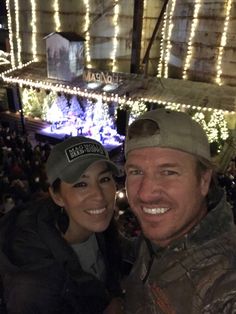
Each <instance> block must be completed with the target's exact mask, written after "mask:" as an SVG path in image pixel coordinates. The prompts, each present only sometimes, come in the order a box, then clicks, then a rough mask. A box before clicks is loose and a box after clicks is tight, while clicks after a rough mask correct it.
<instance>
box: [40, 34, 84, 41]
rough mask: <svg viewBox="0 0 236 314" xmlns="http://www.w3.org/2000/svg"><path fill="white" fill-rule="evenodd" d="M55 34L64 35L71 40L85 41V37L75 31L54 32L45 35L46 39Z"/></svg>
mask: <svg viewBox="0 0 236 314" xmlns="http://www.w3.org/2000/svg"><path fill="white" fill-rule="evenodd" d="M55 34H58V35H61V36H62V37H64V38H66V39H67V40H69V41H85V38H84V37H82V36H80V35H78V34H77V33H75V32H53V33H50V34H48V35H47V36H45V37H44V39H46V38H48V37H51V36H53V35H55Z"/></svg>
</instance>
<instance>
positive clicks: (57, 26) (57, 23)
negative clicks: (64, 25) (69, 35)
mask: <svg viewBox="0 0 236 314" xmlns="http://www.w3.org/2000/svg"><path fill="white" fill-rule="evenodd" d="M53 9H54V23H55V30H56V32H60V31H61V21H60V15H59V12H60V8H59V2H58V0H54V3H53Z"/></svg>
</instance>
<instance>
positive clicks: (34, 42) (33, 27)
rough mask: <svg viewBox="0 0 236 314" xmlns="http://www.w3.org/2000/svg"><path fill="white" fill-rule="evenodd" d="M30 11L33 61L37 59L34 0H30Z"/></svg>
mask: <svg viewBox="0 0 236 314" xmlns="http://www.w3.org/2000/svg"><path fill="white" fill-rule="evenodd" d="M31 12H32V21H31V26H32V56H33V59H34V60H35V61H37V60H38V59H37V38H36V35H37V26H36V25H37V15H36V1H35V0H31Z"/></svg>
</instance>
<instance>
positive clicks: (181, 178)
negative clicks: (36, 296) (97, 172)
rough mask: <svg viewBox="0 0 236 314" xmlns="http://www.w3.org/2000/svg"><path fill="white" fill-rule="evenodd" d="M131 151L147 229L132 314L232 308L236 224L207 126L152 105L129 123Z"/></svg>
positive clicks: (134, 276) (138, 205) (129, 168)
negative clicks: (215, 167)
mask: <svg viewBox="0 0 236 314" xmlns="http://www.w3.org/2000/svg"><path fill="white" fill-rule="evenodd" d="M125 154H126V165H125V170H126V175H127V177H126V189H127V196H128V200H129V204H130V207H131V209H132V210H133V212H134V214H135V215H136V217H137V218H138V221H139V223H140V226H141V228H142V232H143V235H142V236H141V238H140V246H139V250H138V256H137V260H136V262H135V264H134V267H133V269H132V271H131V274H130V276H129V278H128V280H127V283H126V292H127V295H126V313H127V314H154V313H171V314H172V313H178V314H193V313H212V314H213V313H214V314H216V313H234V312H235V311H236V230H235V226H234V223H233V218H232V211H231V209H230V208H229V205H228V204H227V203H226V200H225V195H224V193H223V191H222V190H220V188H219V187H218V186H217V183H216V181H215V175H214V170H213V165H212V163H211V157H210V149H209V143H208V140H207V137H206V134H205V132H204V131H203V129H202V128H201V126H200V125H199V124H198V123H197V122H196V121H194V120H192V119H191V117H190V116H189V115H188V114H186V113H183V112H175V111H170V110H166V109H163V108H161V109H157V110H153V111H149V112H146V113H144V114H143V115H142V116H141V117H139V118H138V119H137V120H136V121H134V122H133V123H132V124H131V125H130V126H129V128H128V134H127V137H126V143H125Z"/></svg>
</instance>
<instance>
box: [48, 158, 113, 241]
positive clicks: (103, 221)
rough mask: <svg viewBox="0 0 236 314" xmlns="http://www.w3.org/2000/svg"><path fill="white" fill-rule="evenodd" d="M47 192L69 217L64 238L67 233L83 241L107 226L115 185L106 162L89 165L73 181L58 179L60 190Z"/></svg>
mask: <svg viewBox="0 0 236 314" xmlns="http://www.w3.org/2000/svg"><path fill="white" fill-rule="evenodd" d="M50 193H51V196H52V198H53V199H54V201H55V203H56V204H58V205H59V206H61V207H63V208H64V209H65V211H66V213H67V215H68V217H69V227H68V229H67V231H66V234H65V237H66V236H67V235H70V236H69V238H70V239H71V240H70V242H78V240H79V241H81V242H82V241H85V240H86V239H87V238H88V237H89V235H90V234H91V233H93V232H102V231H104V230H105V229H106V228H107V227H108V225H109V223H110V221H111V218H112V216H113V212H114V202H115V193H116V185H115V182H114V179H113V176H112V172H111V171H110V170H109V168H108V166H107V163H106V162H104V161H99V162H97V163H94V164H92V165H91V166H90V167H89V168H88V169H87V170H86V171H85V172H84V173H83V175H82V176H81V177H80V179H79V180H78V182H77V183H76V184H69V183H66V182H63V181H62V182H61V186H60V191H59V192H58V193H53V192H52V190H51V191H50ZM71 237H72V238H71Z"/></svg>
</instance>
